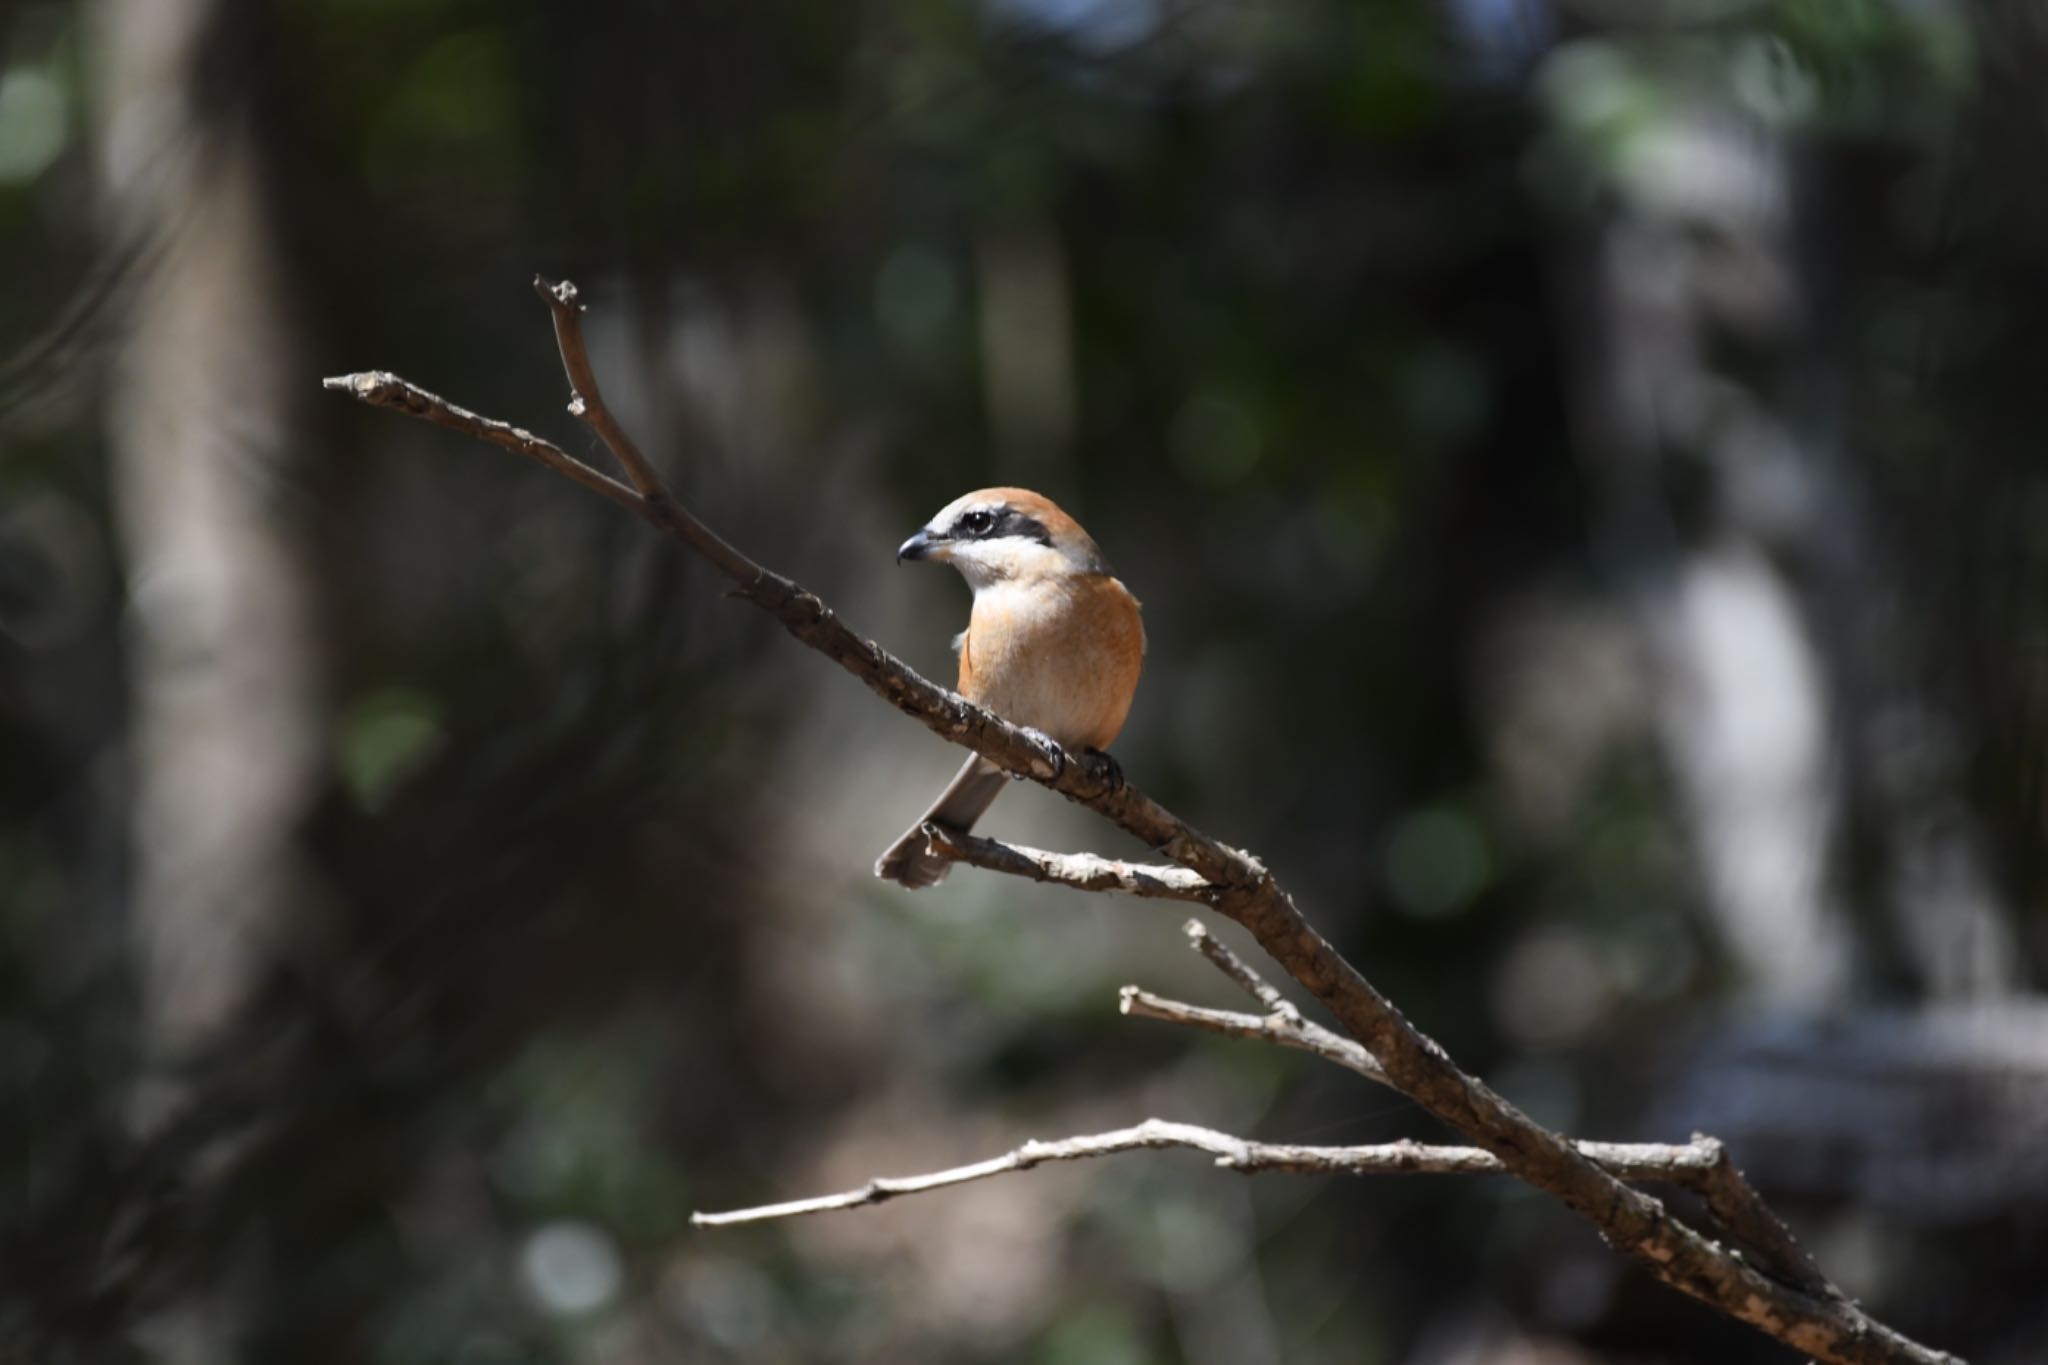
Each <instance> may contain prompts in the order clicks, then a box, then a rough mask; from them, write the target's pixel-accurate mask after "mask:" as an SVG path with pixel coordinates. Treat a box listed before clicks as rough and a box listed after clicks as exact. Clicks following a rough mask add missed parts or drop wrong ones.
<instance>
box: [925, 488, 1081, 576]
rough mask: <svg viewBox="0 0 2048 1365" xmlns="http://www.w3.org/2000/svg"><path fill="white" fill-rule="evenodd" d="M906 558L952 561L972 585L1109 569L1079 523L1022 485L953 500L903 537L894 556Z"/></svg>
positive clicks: (970, 494) (950, 562) (980, 492)
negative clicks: (912, 532)
mask: <svg viewBox="0 0 2048 1365" xmlns="http://www.w3.org/2000/svg"><path fill="white" fill-rule="evenodd" d="M906 559H932V560H937V561H938V562H939V563H941V564H951V565H952V566H953V567H954V568H956V569H958V570H959V571H960V574H961V577H963V578H965V579H966V580H967V581H968V583H969V584H970V585H972V586H973V587H974V588H975V589H977V590H979V589H981V588H985V587H988V586H989V585H990V584H993V583H1000V582H1004V581H1007V580H1012V579H1029V578H1045V577H1057V576H1062V575H1071V574H1106V573H1108V572H1109V566H1108V565H1107V564H1105V563H1104V562H1103V559H1102V551H1100V550H1098V549H1096V548H1095V542H1094V541H1093V540H1090V539H1089V538H1088V533H1087V532H1086V531H1084V530H1082V529H1081V526H1080V523H1079V522H1077V521H1075V520H1074V519H1073V518H1072V517H1070V516H1068V515H1067V514H1066V513H1065V512H1062V511H1061V510H1060V509H1059V508H1058V506H1056V505H1055V504H1054V503H1053V501H1052V499H1050V498H1047V497H1045V496H1043V495H1041V494H1038V493H1033V492H1031V491H1030V490H1029V489H1025V488H984V489H981V490H979V491H978V492H973V493H969V494H967V495H966V496H965V497H961V498H956V499H954V500H953V501H952V502H950V503H948V504H946V506H944V507H943V508H941V509H939V513H938V515H937V516H935V517H933V518H932V519H931V520H930V521H928V522H926V523H925V524H924V526H923V528H922V529H920V530H919V531H918V533H917V534H916V535H914V536H912V537H911V538H910V539H908V540H906V541H904V542H903V545H902V548H900V549H898V550H897V551H896V560H897V562H898V563H901V562H902V561H904V560H906Z"/></svg>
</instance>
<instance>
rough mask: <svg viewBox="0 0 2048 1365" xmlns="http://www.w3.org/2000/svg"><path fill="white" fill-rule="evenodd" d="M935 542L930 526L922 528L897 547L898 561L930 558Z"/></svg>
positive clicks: (899, 562)
mask: <svg viewBox="0 0 2048 1365" xmlns="http://www.w3.org/2000/svg"><path fill="white" fill-rule="evenodd" d="M935 544H937V542H936V541H934V540H933V539H932V533H931V531H930V530H929V529H928V528H927V529H921V530H919V531H918V533H917V534H916V535H914V536H912V537H911V538H910V539H908V540H906V541H904V542H903V543H902V544H901V545H899V546H897V547H896V562H897V563H898V564H901V563H902V562H903V561H904V560H906V559H929V558H930V557H931V553H932V546H933V545H935Z"/></svg>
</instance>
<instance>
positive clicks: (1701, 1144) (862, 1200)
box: [690, 1119, 1720, 1227]
mask: <svg viewBox="0 0 2048 1365" xmlns="http://www.w3.org/2000/svg"><path fill="white" fill-rule="evenodd" d="M1168 1147H1185V1148H1189V1149H1192V1150H1194V1151H1198V1152H1208V1153H1210V1154H1211V1155H1213V1156H1214V1157H1215V1158H1216V1164H1217V1165H1218V1166H1221V1167H1223V1168H1225V1169H1227V1170H1233V1171H1242V1172H1244V1173H1246V1174H1248V1175H1250V1174H1258V1173H1261V1172H1268V1171H1272V1172H1287V1173H1291V1174H1301V1175H1500V1174H1504V1173H1505V1171H1506V1169H1507V1168H1506V1167H1505V1166H1503V1165H1502V1164H1501V1160H1500V1158H1499V1157H1496V1156H1494V1155H1493V1154H1492V1153H1491V1152H1483V1151H1481V1150H1480V1149H1479V1148H1477V1147H1436V1146H1428V1145H1425V1144H1423V1143H1420V1142H1409V1141H1405V1140H1404V1141H1401V1142H1385V1143H1377V1144H1374V1145H1372V1146H1364V1147H1306V1146H1299V1145H1296V1144H1293V1143H1276V1142H1254V1141H1251V1140H1250V1139H1247V1138H1241V1137H1233V1136H1231V1135H1230V1134H1228V1133H1220V1132H1217V1131H1216V1130H1215V1129H1213V1128H1200V1127H1196V1126H1195V1125H1194V1124H1191V1123H1174V1122H1171V1121H1169V1120H1166V1119H1146V1120H1145V1121H1144V1122H1143V1123H1139V1124H1135V1125H1133V1126H1132V1127H1129V1128H1118V1129H1116V1130H1114V1131H1113V1132H1108V1133H1093V1134H1084V1135H1081V1136H1077V1137H1070V1138H1061V1139H1059V1140H1058V1141H1054V1142H1041V1141H1039V1140H1037V1139H1035V1138H1034V1139H1032V1140H1031V1141H1029V1142H1026V1143H1024V1144H1023V1145H1021V1146H1019V1147H1017V1148H1015V1149H1013V1150H1011V1151H1008V1152H1005V1153H1003V1154H1002V1155H1001V1156H994V1157H990V1158H988V1159H987V1160H986V1161H976V1162H972V1163H970V1164H968V1165H965V1166H954V1167H950V1168H948V1169H946V1170H943V1171H932V1172H929V1173H927V1174H924V1175H909V1176H878V1177H876V1178H875V1179H873V1180H870V1181H868V1183H867V1184H865V1185H862V1186H861V1187H860V1188H858V1189H852V1190H844V1191H841V1192H840V1193H838V1194H824V1195H818V1196H815V1197H813V1198H810V1199H792V1200H789V1201H787V1202H786V1203H781V1204H764V1205H761V1206H760V1207H758V1208H748V1209H733V1210H730V1211H728V1212H725V1213H693V1214H691V1215H690V1221H691V1222H692V1223H694V1224H695V1225H696V1226H698V1227H728V1226H731V1225H732V1224H735V1223H761V1222H767V1221H770V1220H772V1219H777V1218H797V1217H802V1216H804V1215H806V1214H813V1213H834V1212H838V1211H840V1210H843V1209H857V1208H865V1207H868V1206H869V1205H873V1204H881V1203H886V1202H887V1201H889V1200H891V1199H895V1198H899V1197H901V1196H903V1195H906V1194H924V1193H927V1192H929V1191H931V1190H942V1189H946V1188H948V1187H949V1186H953V1185H966V1184H970V1183H972V1182H974V1181H977V1180H988V1179H990V1178H992V1177H994V1176H999V1175H1008V1174H1010V1173H1011V1172H1013V1171H1028V1170H1030V1169H1031V1168H1032V1167H1034V1166H1042V1165H1045V1164H1046V1163H1048V1162H1054V1161H1086V1160H1090V1159H1092V1158H1095V1157H1102V1156H1114V1155H1115V1154H1117V1153H1119V1152H1135V1151H1142V1150H1148V1149H1158V1148H1168ZM1578 1148H1579V1150H1580V1151H1581V1152H1582V1153H1584V1154H1585V1156H1586V1157H1587V1158H1588V1159H1589V1160H1592V1161H1596V1162H1598V1163H1599V1164H1600V1165H1601V1166H1602V1167H1603V1168H1605V1169H1607V1170H1609V1171H1611V1172H1613V1173H1614V1175H1615V1176H1616V1177H1618V1178H1619V1179H1622V1180H1638V1181H1648V1180H1665V1181H1672V1182H1675V1183H1678V1184H1684V1185H1696V1184H1698V1183H1699V1182H1700V1181H1701V1180H1703V1179H1704V1178H1705V1177H1706V1176H1707V1174H1708V1172H1710V1171H1711V1170H1712V1169H1713V1168H1714V1166H1715V1163H1716V1162H1717V1161H1718V1160H1719V1159H1720V1151H1719V1144H1718V1143H1714V1142H1713V1141H1712V1140H1711V1139H1698V1138H1696V1139H1694V1140H1693V1141H1692V1142H1691V1143H1689V1144H1687V1145H1684V1146H1672V1145H1668V1144H1665V1143H1619V1142H1582V1143H1579V1144H1578Z"/></svg>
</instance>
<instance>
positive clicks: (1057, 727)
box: [960, 574, 1145, 749]
mask: <svg viewBox="0 0 2048 1365" xmlns="http://www.w3.org/2000/svg"><path fill="white" fill-rule="evenodd" d="M1144 659H1145V627H1144V624H1143V622H1142V621H1141V620H1140V619H1139V614H1138V599H1137V598H1135V597H1133V596H1131V594H1130V592H1129V590H1127V589H1126V588H1125V587H1124V585H1123V584H1122V583H1119V582H1118V581H1117V580H1116V579H1114V578H1111V577H1109V576H1107V575H1105V574H1086V575H1076V576H1074V577H1072V578H1063V579H1057V580H1052V579H1040V580H1037V581H1035V582H1031V583H1021V584H1002V585H997V586H994V587H990V588H986V589H984V590H983V591H982V592H980V593H978V594H977V595H976V596H975V599H974V614H973V616H972V617H971V618H970V619H969V621H968V625H967V635H966V638H965V639H963V640H962V641H961V646H960V694H961V695H962V696H964V697H966V698H968V699H969V700H970V701H975V702H979V703H981V704H982V705H983V706H986V707H988V708H989V709H990V710H992V711H994V712H995V713H996V714H997V715H999V716H1001V717H1003V718H1004V719H1005V720H1008V721H1012V722H1014V723H1016V724H1019V725H1029V726H1032V727H1034V728H1036V729H1039V730H1043V731H1044V732H1045V733H1046V734H1048V735H1051V736H1052V737H1053V738H1054V739H1055V740H1057V741H1059V742H1060V743H1061V744H1063V745H1068V746H1070V747H1078V748H1094V749H1104V748H1107V747H1109V744H1110V742H1111V741H1112V740H1114V739H1115V738H1116V737H1117V733H1118V732H1119V731H1121V730H1122V729H1123V726H1124V717H1125V716H1127V715H1128V714H1129V713H1130V709H1131V698H1132V696H1133V695H1134V694H1135V693H1136V692H1137V690H1138V674H1139V672H1140V670H1141V669H1142V668H1143V666H1144Z"/></svg>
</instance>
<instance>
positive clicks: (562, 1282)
mask: <svg viewBox="0 0 2048 1365" xmlns="http://www.w3.org/2000/svg"><path fill="white" fill-rule="evenodd" d="M519 1278H520V1281H521V1283H522V1284H524V1285H525V1287H526V1292H527V1293H528V1295H530V1296H531V1297H532V1299H533V1301H534V1302H535V1303H536V1304H538V1305H539V1306H540V1307H542V1308H543V1309H546V1310H547V1311H548V1312H550V1313H554V1314H556V1315H557V1316H561V1317H570V1316H573V1315H576V1314H580V1313H588V1312H590V1311H591V1310H592V1309H596V1308H602V1307H603V1306H604V1305H605V1304H607V1303H610V1302H611V1301H612V1300H613V1299H614V1298H616V1297H617V1296H618V1293H619V1287H620V1285H621V1284H622V1283H623V1282H624V1280H625V1268H624V1266H623V1265H622V1264H621V1262H620V1260H619V1251H618V1247H617V1246H616V1245H615V1244H614V1243H613V1242H612V1239H611V1235H610V1234H609V1233H607V1232H605V1231H604V1229H602V1228H598V1227H593V1226H592V1225H591V1224H589V1223H583V1222H573V1221H569V1220H563V1221H561V1222H555V1223H549V1224H546V1225H545V1226H543V1227H541V1228H539V1229H537V1230H536V1231H535V1232H534V1233H533V1234H532V1235H531V1236H529V1237H528V1238H527V1239H526V1245H525V1246H524V1247H522V1248H521V1249H520V1252H519Z"/></svg>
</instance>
